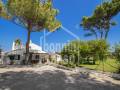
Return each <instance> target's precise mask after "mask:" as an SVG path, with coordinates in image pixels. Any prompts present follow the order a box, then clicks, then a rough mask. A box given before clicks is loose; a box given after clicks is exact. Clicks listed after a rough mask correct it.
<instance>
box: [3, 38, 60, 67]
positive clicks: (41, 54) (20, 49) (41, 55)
mask: <svg viewBox="0 0 120 90" xmlns="http://www.w3.org/2000/svg"><path fill="white" fill-rule="evenodd" d="M25 53H26V49H25V46H23V45H22V43H21V41H20V40H16V41H14V42H13V45H12V50H11V51H10V52H6V53H5V54H4V58H3V64H11V65H12V64H24V62H25ZM29 55H30V56H29V61H30V63H32V64H38V63H46V62H49V59H50V57H52V58H53V59H55V60H56V61H58V62H59V61H60V60H62V58H61V57H60V55H58V54H49V53H47V52H45V51H43V50H42V47H40V46H38V45H36V44H34V43H33V42H32V41H30V45H29Z"/></svg>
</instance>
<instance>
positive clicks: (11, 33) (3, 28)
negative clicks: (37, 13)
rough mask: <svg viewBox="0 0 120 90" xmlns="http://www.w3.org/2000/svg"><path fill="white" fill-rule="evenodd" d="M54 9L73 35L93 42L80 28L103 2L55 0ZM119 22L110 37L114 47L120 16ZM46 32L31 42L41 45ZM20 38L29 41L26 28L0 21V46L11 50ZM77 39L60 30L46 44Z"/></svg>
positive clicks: (99, 0)
mask: <svg viewBox="0 0 120 90" xmlns="http://www.w3.org/2000/svg"><path fill="white" fill-rule="evenodd" d="M53 1H54V7H55V8H57V9H58V10H59V11H60V13H59V14H58V16H57V19H58V20H60V21H61V23H62V25H63V26H64V27H65V28H67V29H69V31H71V32H72V33H74V34H75V35H77V36H78V37H79V38H80V39H81V40H91V39H94V37H84V34H85V32H84V31H83V28H82V27H79V24H80V22H81V19H82V17H83V16H90V15H92V13H93V11H94V9H95V7H96V6H97V5H99V4H100V2H101V0H53ZM114 20H115V21H117V25H116V26H114V27H112V28H111V30H110V34H109V37H108V42H109V43H110V44H111V45H113V44H114V43H117V42H119V41H120V38H119V37H120V15H117V16H116V17H115V18H114ZM43 33H44V32H37V33H32V35H31V40H32V41H33V42H34V43H36V44H38V45H41V43H40V37H41V36H43ZM17 38H20V39H21V40H22V42H23V44H25V42H26V39H27V32H26V30H25V29H24V28H22V27H20V26H17V25H15V24H14V23H12V22H9V21H7V20H4V19H0V46H1V47H2V48H3V49H4V50H7V51H8V50H11V46H12V42H13V41H14V40H15V39H17ZM74 39H76V38H75V37H73V36H72V35H70V34H69V33H66V32H65V31H64V30H62V29H60V30H57V31H55V32H54V33H52V34H50V35H49V36H47V37H46V42H47V43H48V44H49V43H65V42H68V40H74Z"/></svg>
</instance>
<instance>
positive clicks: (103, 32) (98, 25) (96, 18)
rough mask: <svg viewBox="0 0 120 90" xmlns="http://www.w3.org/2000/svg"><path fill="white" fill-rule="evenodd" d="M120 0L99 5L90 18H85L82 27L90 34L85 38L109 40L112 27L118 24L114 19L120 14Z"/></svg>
mask: <svg viewBox="0 0 120 90" xmlns="http://www.w3.org/2000/svg"><path fill="white" fill-rule="evenodd" d="M119 7H120V0H112V1H111V2H104V3H103V4H102V5H98V6H97V7H96V9H95V10H94V12H93V15H92V16H90V17H86V16H84V17H83V19H82V23H81V26H83V28H84V29H85V30H87V31H88V33H87V34H86V35H85V36H92V35H95V36H96V38H101V39H107V37H108V33H109V30H110V28H111V26H115V25H116V23H115V22H114V21H112V18H113V17H114V16H115V15H117V14H118V13H119V12H120V8H119Z"/></svg>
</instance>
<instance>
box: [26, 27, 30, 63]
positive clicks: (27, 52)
mask: <svg viewBox="0 0 120 90" xmlns="http://www.w3.org/2000/svg"><path fill="white" fill-rule="evenodd" d="M30 35H31V28H30V27H29V29H28V37H27V43H26V56H25V61H26V64H28V63H29V56H30V55H29V44H30Z"/></svg>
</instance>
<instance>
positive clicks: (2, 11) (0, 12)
mask: <svg viewBox="0 0 120 90" xmlns="http://www.w3.org/2000/svg"><path fill="white" fill-rule="evenodd" d="M0 17H2V18H6V19H9V18H10V17H9V16H8V14H7V11H6V8H5V5H4V4H3V2H2V1H1V0H0Z"/></svg>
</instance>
